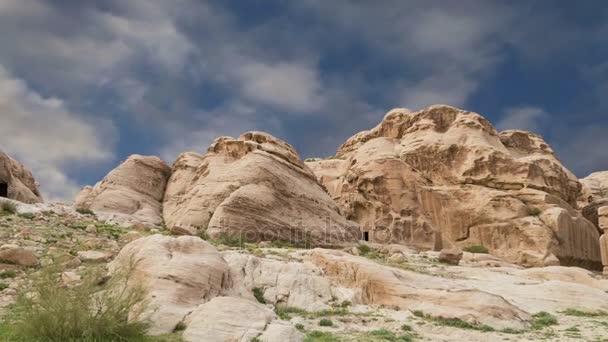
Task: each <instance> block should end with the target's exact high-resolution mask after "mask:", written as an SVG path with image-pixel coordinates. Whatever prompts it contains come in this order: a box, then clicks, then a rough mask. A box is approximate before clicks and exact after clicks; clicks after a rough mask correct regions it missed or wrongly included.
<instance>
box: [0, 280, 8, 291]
mask: <svg viewBox="0 0 608 342" xmlns="http://www.w3.org/2000/svg"><path fill="white" fill-rule="evenodd" d="M6 289H8V284H7V283H3V282H0V291H3V290H6Z"/></svg>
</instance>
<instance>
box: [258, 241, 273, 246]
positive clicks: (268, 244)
mask: <svg viewBox="0 0 608 342" xmlns="http://www.w3.org/2000/svg"><path fill="white" fill-rule="evenodd" d="M271 244H272V243H271V242H270V241H261V242H260V243H259V244H258V246H260V247H269V246H270V245H271Z"/></svg>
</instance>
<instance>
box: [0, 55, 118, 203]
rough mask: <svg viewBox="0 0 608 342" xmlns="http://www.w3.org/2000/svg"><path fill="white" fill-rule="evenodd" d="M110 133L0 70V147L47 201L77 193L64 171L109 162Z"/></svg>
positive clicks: (103, 126) (110, 152)
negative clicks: (21, 165) (27, 170)
mask: <svg viewBox="0 0 608 342" xmlns="http://www.w3.org/2000/svg"><path fill="white" fill-rule="evenodd" d="M111 134H112V131H111V129H108V125H107V122H106V123H104V122H102V121H97V122H96V123H92V122H88V121H85V120H84V119H83V118H82V117H80V116H78V115H77V114H74V113H71V112H70V111H69V110H68V109H67V107H66V105H65V103H64V102H63V101H61V100H59V99H56V98H44V97H42V96H40V95H39V94H38V93H37V92H35V91H34V90H32V89H30V88H29V87H28V85H27V84H26V83H25V82H24V81H23V80H20V79H17V78H15V77H13V76H12V75H10V74H9V73H8V71H6V70H5V69H4V68H3V67H2V66H0V136H2V149H3V150H5V151H6V152H7V153H9V154H11V155H12V156H13V157H15V158H16V159H17V160H19V161H21V162H22V163H24V165H25V166H26V167H28V168H30V169H31V170H32V171H33V173H34V175H35V177H36V178H37V180H38V181H39V182H40V183H41V185H42V191H43V192H44V193H45V195H46V196H47V197H50V198H63V199H70V197H71V196H73V194H74V193H75V192H76V191H77V190H78V185H77V184H76V182H75V181H73V180H71V179H70V178H69V177H68V176H67V174H66V172H65V171H66V168H67V167H70V166H73V165H80V166H82V165H86V164H88V163H97V162H101V161H107V160H109V159H111V158H112V157H113V153H112V148H113V146H112V145H113V144H112V139H111Z"/></svg>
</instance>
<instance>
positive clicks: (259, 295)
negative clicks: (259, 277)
mask: <svg viewBox="0 0 608 342" xmlns="http://www.w3.org/2000/svg"><path fill="white" fill-rule="evenodd" d="M253 296H254V297H255V299H257V301H258V302H259V303H262V304H266V299H264V289H262V288H261V287H255V288H254V289H253Z"/></svg>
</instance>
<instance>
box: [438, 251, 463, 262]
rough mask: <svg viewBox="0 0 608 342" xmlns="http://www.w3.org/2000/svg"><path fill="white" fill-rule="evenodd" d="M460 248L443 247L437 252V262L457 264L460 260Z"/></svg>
mask: <svg viewBox="0 0 608 342" xmlns="http://www.w3.org/2000/svg"><path fill="white" fill-rule="evenodd" d="M462 254H463V253H462V250H461V249H460V248H444V249H442V250H441V252H440V253H439V262H442V263H444V264H449V265H458V264H459V263H460V260H462Z"/></svg>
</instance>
